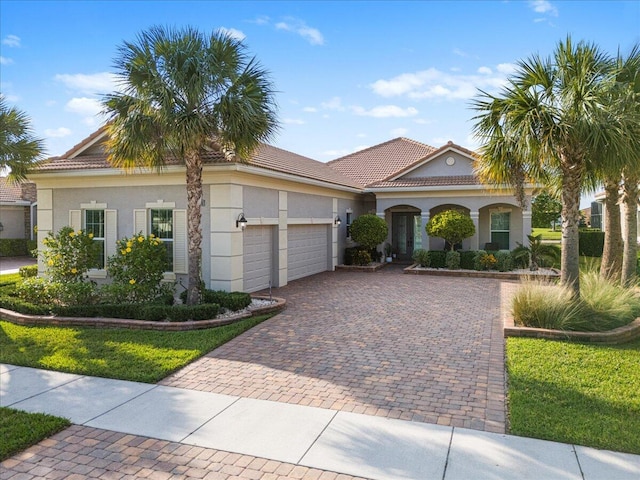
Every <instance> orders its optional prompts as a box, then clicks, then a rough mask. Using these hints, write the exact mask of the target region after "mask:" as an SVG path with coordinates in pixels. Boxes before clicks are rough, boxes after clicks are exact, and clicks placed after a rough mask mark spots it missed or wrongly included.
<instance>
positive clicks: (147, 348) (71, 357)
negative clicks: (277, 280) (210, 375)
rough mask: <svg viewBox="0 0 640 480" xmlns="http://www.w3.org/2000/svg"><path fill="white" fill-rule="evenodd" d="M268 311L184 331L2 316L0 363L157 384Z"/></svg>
mask: <svg viewBox="0 0 640 480" xmlns="http://www.w3.org/2000/svg"><path fill="white" fill-rule="evenodd" d="M271 316H272V315H262V316H256V317H251V318H247V319H244V320H241V321H239V322H237V323H233V324H231V325H225V326H222V327H216V328H211V329H204V330H193V331H186V332H157V331H148V330H130V329H116V328H113V329H102V328H87V327H53V326H47V327H25V326H21V325H15V324H12V323H9V322H4V321H0V363H9V364H13V365H21V366H26V367H34V368H43V369H47V370H56V371H59V372H68V373H76V374H81V375H90V376H95V377H107V378H116V379H121V380H131V381H136V382H147V383H156V382H157V381H159V380H161V379H162V378H164V377H166V376H167V375H169V374H170V373H172V372H174V371H176V370H178V369H180V368H182V367H183V366H185V365H187V364H188V363H190V362H192V361H194V360H195V359H197V358H199V357H201V356H202V355H204V354H206V353H208V352H210V351H211V350H213V349H215V348H217V347H219V346H220V345H222V344H224V343H226V342H228V341H229V340H231V339H233V338H234V337H237V336H238V335H240V334H241V333H243V332H245V331H247V330H249V329H250V328H252V327H254V326H255V325H258V324H259V323H261V322H263V321H264V320H266V319H267V318H270V317H271Z"/></svg>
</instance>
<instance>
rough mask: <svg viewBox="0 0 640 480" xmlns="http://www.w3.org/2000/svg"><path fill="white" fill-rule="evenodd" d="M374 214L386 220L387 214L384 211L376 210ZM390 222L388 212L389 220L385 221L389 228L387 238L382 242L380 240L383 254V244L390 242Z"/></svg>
mask: <svg viewBox="0 0 640 480" xmlns="http://www.w3.org/2000/svg"><path fill="white" fill-rule="evenodd" d="M376 215H377V216H378V217H380V218H381V219H382V220H384V221H385V222H387V214H386V213H384V212H376ZM391 225H392V222H391V213H389V222H388V223H387V227H388V228H389V233H388V235H387V240H385V241H384V242H382V243H381V244H380V245H381V246H382V254H383V255H384V245H385V243H387V242H389V243H391V241H392V238H393V237H392V235H393V234H392V232H391V228H393V227H392V226H391Z"/></svg>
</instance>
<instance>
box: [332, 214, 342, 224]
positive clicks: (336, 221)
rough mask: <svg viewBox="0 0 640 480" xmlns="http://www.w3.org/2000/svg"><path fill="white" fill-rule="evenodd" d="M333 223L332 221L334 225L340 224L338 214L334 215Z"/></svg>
mask: <svg viewBox="0 0 640 480" xmlns="http://www.w3.org/2000/svg"><path fill="white" fill-rule="evenodd" d="M333 223H334V224H335V225H340V224H341V223H342V220H340V215H338V216H337V217H336V219H335V220H334V221H333Z"/></svg>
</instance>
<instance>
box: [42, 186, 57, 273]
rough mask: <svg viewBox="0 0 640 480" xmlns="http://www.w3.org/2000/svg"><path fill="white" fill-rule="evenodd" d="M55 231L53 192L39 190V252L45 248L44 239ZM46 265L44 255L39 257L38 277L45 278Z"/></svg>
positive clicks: (48, 189)
mask: <svg viewBox="0 0 640 480" xmlns="http://www.w3.org/2000/svg"><path fill="white" fill-rule="evenodd" d="M52 231H53V190H51V189H50V188H47V189H39V190H38V251H39V252H41V251H42V250H43V249H44V248H45V247H44V243H43V241H44V239H45V238H46V237H47V235H49V232H52ZM44 272H45V264H44V259H43V258H42V255H38V275H39V276H43V275H44Z"/></svg>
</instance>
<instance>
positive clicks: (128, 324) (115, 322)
mask: <svg viewBox="0 0 640 480" xmlns="http://www.w3.org/2000/svg"><path fill="white" fill-rule="evenodd" d="M251 298H255V299H260V300H267V299H269V297H266V296H252V297H251ZM271 299H272V300H275V302H276V303H274V304H272V305H267V306H264V307H257V308H253V309H251V310H250V311H249V312H242V313H239V314H237V315H231V316H228V317H224V318H218V319H215V318H214V319H211V320H198V321H193V320H191V321H187V322H151V321H148V320H133V319H127V318H103V317H57V316H55V315H28V314H24V313H18V312H14V311H13V310H7V309H6V308H0V319H2V320H6V321H8V322H11V323H14V324H16V325H24V326H46V325H54V326H67V327H68V326H73V327H98V328H130V329H138V330H159V331H172V332H176V331H187V330H201V329H205V328H213V327H221V326H223V325H229V324H231V323H235V322H238V321H240V320H243V319H245V318H249V317H252V316H255V315H264V314H267V313H272V312H278V311H281V310H284V308H285V306H286V303H287V302H286V300H285V299H284V298H280V297H271Z"/></svg>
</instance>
